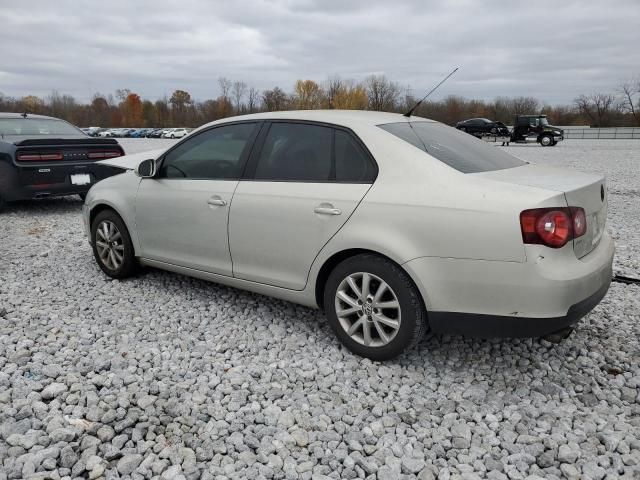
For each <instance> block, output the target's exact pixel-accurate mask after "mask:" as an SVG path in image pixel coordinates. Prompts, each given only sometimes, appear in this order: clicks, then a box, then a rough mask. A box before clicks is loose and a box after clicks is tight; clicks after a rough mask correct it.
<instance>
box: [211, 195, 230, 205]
mask: <svg viewBox="0 0 640 480" xmlns="http://www.w3.org/2000/svg"><path fill="white" fill-rule="evenodd" d="M207 203H208V204H209V205H211V206H212V207H224V206H225V205H226V204H227V202H226V201H224V200H223V199H222V198H220V197H219V196H218V195H215V196H213V197H211V198H210V199H209V200H207Z"/></svg>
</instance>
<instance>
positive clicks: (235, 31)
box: [0, 0, 640, 103]
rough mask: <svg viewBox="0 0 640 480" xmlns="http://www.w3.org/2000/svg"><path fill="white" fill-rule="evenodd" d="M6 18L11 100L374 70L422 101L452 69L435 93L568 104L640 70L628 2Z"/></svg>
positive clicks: (342, 4)
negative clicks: (522, 97) (452, 72)
mask: <svg viewBox="0 0 640 480" xmlns="http://www.w3.org/2000/svg"><path fill="white" fill-rule="evenodd" d="M0 21H1V22H2V25H3V28H2V30H1V31H0V57H1V58H2V63H1V64H0V92H2V93H4V94H5V95H13V96H22V95H26V94H37V95H47V94H49V93H50V92H51V91H52V90H58V91H59V92H61V93H68V94H71V95H74V96H76V97H77V98H79V99H80V100H85V101H86V100H88V99H89V98H90V97H91V96H92V95H93V93H94V92H103V93H110V92H113V91H114V90H115V89H117V88H129V89H131V90H134V91H136V92H138V93H139V94H140V95H142V96H143V97H145V98H151V99H155V98H158V97H160V96H163V95H165V94H170V93H171V92H172V91H173V90H175V89H176V88H181V89H186V90H188V91H190V92H191V93H192V95H193V96H195V97H196V98H200V99H203V98H211V97H214V96H216V95H218V94H219V89H218V85H217V79H218V78H219V77H221V76H224V77H227V78H230V79H232V80H243V81H245V82H246V83H247V84H249V85H251V86H254V87H256V88H259V89H265V88H271V87H273V86H275V85H279V86H281V87H282V88H284V89H285V90H290V89H291V88H292V86H293V83H294V82H295V80H296V79H298V78H311V79H314V80H316V81H322V80H324V79H326V78H327V77H328V76H332V75H335V74H339V75H341V76H342V77H346V78H354V79H356V80H358V79H361V78H364V77H365V76H366V75H368V74H371V73H384V74H386V75H387V76H388V77H390V78H391V79H392V80H394V81H397V82H398V83H400V84H401V85H403V86H405V87H407V88H409V89H410V90H411V92H413V93H414V94H416V95H418V94H420V93H421V92H425V91H427V90H428V89H429V88H430V87H431V86H432V85H434V84H435V83H437V82H438V81H439V79H440V78H442V77H443V76H444V75H446V74H447V73H448V72H449V71H450V70H451V69H452V68H453V67H454V66H460V67H461V68H460V71H459V72H458V73H457V74H456V76H454V77H453V78H452V79H451V80H450V81H449V82H448V83H447V84H445V85H444V86H443V87H442V89H441V90H440V91H439V92H438V95H439V96H443V95H447V94H457V95H462V96H466V97H474V98H486V99H492V98H494V97H496V96H499V95H530V96H535V97H538V98H540V99H542V100H544V101H546V102H549V103H568V102H571V101H572V100H573V98H574V97H575V96H577V95H578V94H580V93H590V92H594V91H612V90H613V89H615V87H616V85H617V84H618V83H619V82H620V81H621V80H623V79H626V78H629V77H631V76H633V75H638V74H640V53H639V52H638V49H637V45H638V44H640V34H639V33H638V31H639V29H638V28H637V25H640V4H638V2H637V1H636V0H627V1H625V0H619V1H610V2H606V3H605V2H584V1H581V2H576V1H565V2H551V1H547V0H540V1H538V2H507V3H505V2H477V1H470V0H469V1H456V2H434V1H419V0H415V1H405V2H389V1H387V0H354V1H344V0H280V1H272V0H254V1H248V0H239V1H234V2H223V1H219V2H209V1H204V0H202V1H195V0H182V1H181V2H167V1H160V0H154V1H149V0H137V1H135V2H132V1H125V0H116V1H111V2H108V3H102V4H96V3H89V2H76V1H72V0H58V1H56V2H50V1H47V0H31V1H24V2H14V3H13V4H12V5H5V6H4V7H3V9H2V11H0Z"/></svg>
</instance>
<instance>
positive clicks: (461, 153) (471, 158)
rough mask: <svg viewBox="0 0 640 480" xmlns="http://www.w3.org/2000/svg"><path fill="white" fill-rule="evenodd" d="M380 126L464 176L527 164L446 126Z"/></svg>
mask: <svg viewBox="0 0 640 480" xmlns="http://www.w3.org/2000/svg"><path fill="white" fill-rule="evenodd" d="M378 126H379V127H380V128H382V129H383V130H386V131H387V132H389V133H391V134H393V135H395V136H396V137H398V138H401V139H402V140H404V141H405V142H407V143H410V144H411V145H413V146H414V147H417V148H419V149H420V150H423V151H424V152H427V153H428V154H429V155H431V156H432V157H435V158H437V159H438V160H440V161H441V162H443V163H445V164H447V165H449V166H450V167H452V168H455V169H456V170H458V171H460V172H462V173H477V172H489V171H492V170H503V169H505V168H514V167H519V166H521V165H525V164H526V162H523V161H522V160H520V159H518V158H516V157H514V156H512V155H509V154H508V153H506V152H504V151H502V150H501V149H499V148H496V147H494V146H490V145H487V144H486V143H485V142H484V141H482V140H479V139H477V138H475V137H474V136H473V135H469V134H467V133H463V132H461V131H460V130H457V129H455V128H452V127H448V126H446V125H443V124H442V123H437V122H411V123H407V122H401V123H387V124H384V125H378Z"/></svg>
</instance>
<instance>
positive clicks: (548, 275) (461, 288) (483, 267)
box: [404, 234, 614, 337]
mask: <svg viewBox="0 0 640 480" xmlns="http://www.w3.org/2000/svg"><path fill="white" fill-rule="evenodd" d="M572 248H573V247H572V246H571V245H568V249H567V251H566V252H564V255H560V252H559V251H555V253H556V255H555V257H554V255H553V254H549V255H548V256H547V258H543V257H540V258H538V259H536V260H534V261H529V262H523V263H520V262H497V261H483V260H468V259H443V258H430V257H425V258H418V259H415V260H412V261H410V262H408V263H406V264H404V267H405V268H406V270H407V271H408V273H409V274H410V275H411V277H412V278H413V279H414V281H415V283H416V285H417V286H418V288H419V289H420V291H421V293H422V295H423V298H424V299H425V304H426V307H427V310H428V317H429V322H430V326H431V328H432V329H433V331H434V332H436V333H456V334H467V335H471V336H479V337H535V336H542V335H546V334H548V333H552V332H554V331H557V330H560V329H562V328H564V327H566V326H569V325H571V324H573V323H575V322H577V321H578V320H579V319H580V318H582V317H583V316H584V315H586V314H587V313H588V312H589V311H591V310H592V309H593V308H594V307H595V306H596V305H597V304H598V303H599V302H600V300H601V299H602V298H603V297H604V295H605V294H606V292H607V290H608V288H609V285H610V283H611V277H612V263H613V255H614V243H613V240H612V238H611V236H610V235H608V234H604V235H603V236H602V239H601V240H600V243H599V244H598V246H597V247H596V248H595V249H594V250H593V251H592V252H591V253H589V254H588V255H586V256H585V257H583V258H581V259H577V258H576V257H575V255H574V254H573V250H572ZM532 258H535V257H532Z"/></svg>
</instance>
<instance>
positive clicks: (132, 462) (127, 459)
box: [117, 453, 142, 475]
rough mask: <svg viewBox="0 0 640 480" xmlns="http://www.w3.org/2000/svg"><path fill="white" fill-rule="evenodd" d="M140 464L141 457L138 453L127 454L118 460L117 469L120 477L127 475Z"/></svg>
mask: <svg viewBox="0 0 640 480" xmlns="http://www.w3.org/2000/svg"><path fill="white" fill-rule="evenodd" d="M140 462H142V455H140V454H138V453H129V454H127V455H124V456H123V457H122V458H121V459H120V460H118V465H117V469H118V472H119V473H120V474H122V475H129V474H130V473H132V472H133V471H134V470H135V469H136V468H137V467H138V465H140Z"/></svg>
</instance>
